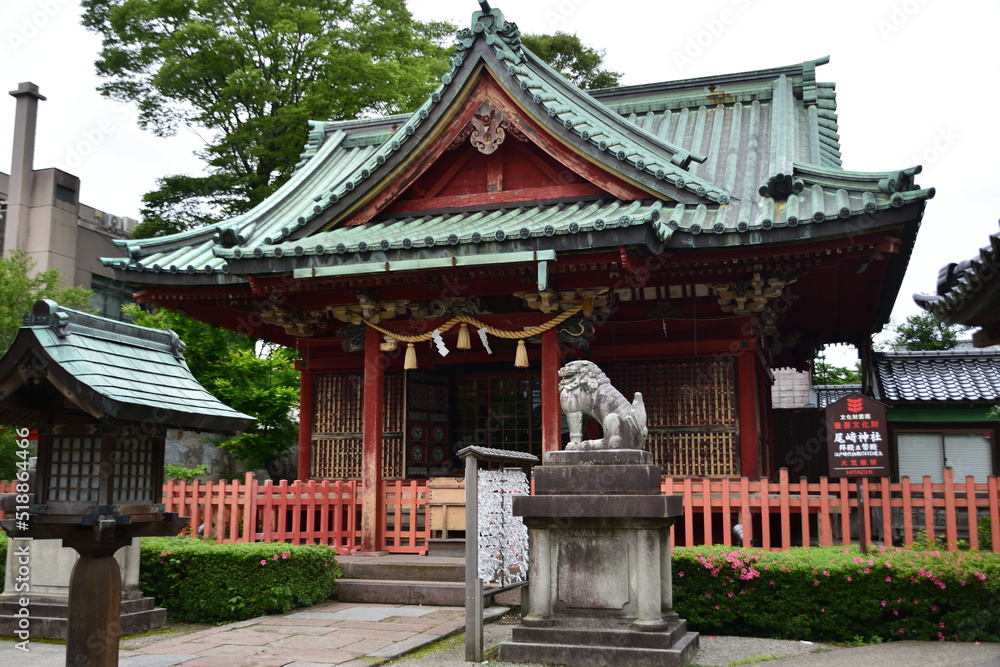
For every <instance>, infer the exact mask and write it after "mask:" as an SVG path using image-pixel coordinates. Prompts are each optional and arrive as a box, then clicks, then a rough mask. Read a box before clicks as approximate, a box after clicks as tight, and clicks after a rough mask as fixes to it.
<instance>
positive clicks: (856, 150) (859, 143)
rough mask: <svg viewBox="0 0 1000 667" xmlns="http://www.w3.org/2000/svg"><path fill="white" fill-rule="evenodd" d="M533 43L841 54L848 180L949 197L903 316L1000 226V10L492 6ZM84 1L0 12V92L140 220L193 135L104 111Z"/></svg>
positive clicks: (41, 146)
mask: <svg viewBox="0 0 1000 667" xmlns="http://www.w3.org/2000/svg"><path fill="white" fill-rule="evenodd" d="M492 4H493V6H495V7H498V8H500V9H501V10H503V12H504V14H505V16H506V17H507V20H509V21H514V22H516V23H517V24H518V26H519V27H520V29H521V31H522V32H527V33H552V32H555V31H564V32H570V33H576V34H577V35H579V36H580V38H581V39H582V40H583V41H584V42H585V43H587V44H589V45H590V46H593V47H596V48H599V49H604V50H606V52H607V57H606V61H605V62H606V66H607V67H609V68H610V69H613V70H617V71H619V72H622V73H623V74H624V77H623V79H622V83H624V84H642V83H651V82H655V81H667V80H672V79H681V78H690V77H697V76H705V75H710V74H724V73H728V72H739V71H746V70H753V69H760V68H766V67H775V66H781V65H790V64H794V63H799V62H802V61H804V60H812V59H815V58H819V57H821V56H825V55H829V56H830V57H831V62H830V64H829V65H825V66H823V67H820V68H819V69H818V70H817V78H818V79H819V80H820V81H832V82H835V83H836V84H837V105H838V109H837V111H838V114H839V117H840V119H839V122H840V136H841V140H840V141H841V147H842V148H841V150H842V152H843V160H844V167H845V168H846V169H852V170H862V171H863V170H872V171H881V170H889V169H901V168H905V167H910V166H913V165H915V164H921V165H923V168H924V169H923V173H922V174H921V175H920V176H919V177H918V183H919V184H920V185H921V186H923V187H929V186H933V187H935V188H936V189H937V196H936V197H935V198H934V199H933V200H931V201H930V202H929V203H928V205H927V212H926V215H925V219H924V222H923V226H922V228H921V230H920V235H919V237H918V239H917V245H916V249H915V251H914V254H913V257H912V259H911V261H910V268H909V271H908V272H907V275H906V279H905V280H904V282H903V287H902V289H901V291H900V295H899V298H898V299H897V302H896V306H895V309H894V311H893V316H894V318H897V319H901V318H905V317H906V316H907V315H909V314H913V313H916V312H918V309H917V308H916V306H915V305H914V304H913V301H912V299H911V294H912V293H913V292H933V291H934V288H935V280H936V276H937V271H938V269H939V268H940V267H941V266H942V265H943V264H945V263H947V262H950V261H959V260H962V259H967V258H969V257H971V256H972V255H973V254H975V253H976V252H978V249H979V247H980V246H983V245H985V244H986V242H987V236H988V235H989V234H991V233H993V232H995V231H997V219H998V217H1000V196H998V193H1000V160H998V159H997V156H1000V132H997V131H996V129H995V127H996V121H995V119H994V116H995V113H996V109H998V108H1000V85H998V83H1000V77H998V74H1000V48H998V43H997V42H998V28H1000V3H997V2H996V1H995V0H991V1H985V0H983V1H978V0H976V1H966V2H950V3H949V2H943V1H941V0H925V1H923V2H918V1H917V0H849V1H840V2H806V1H799V2H779V1H778V0H772V1H767V0H759V1H754V0H721V1H720V0H699V1H698V2H683V3H681V2H669V1H655V2H654V1H649V0H646V1H642V0H614V1H608V0H496V1H495V2H493V3H492ZM409 6H410V8H411V10H412V11H413V12H414V14H415V15H416V16H417V17H418V18H420V19H443V20H450V21H452V22H454V23H456V24H458V25H459V26H460V27H462V26H467V25H468V24H469V19H470V17H471V14H472V12H473V11H474V10H475V9H476V8H477V7H478V3H477V2H475V1H474V0H410V1H409ZM80 13H81V10H80V7H79V3H78V2H77V0H17V1H16V2H15V1H13V0H4V1H3V2H2V3H0V32H2V42H0V85H2V86H6V90H13V89H14V88H16V87H17V84H18V83H19V82H21V81H32V82H34V83H36V84H38V85H39V87H40V88H41V92H42V94H43V95H45V96H47V97H48V101H46V102H43V103H41V105H40V112H39V128H38V140H37V145H36V152H35V167H36V168H44V167H58V168H61V169H64V170H66V171H69V172H70V173H73V174H76V175H77V176H79V177H80V179H81V192H80V198H81V201H83V202H85V203H87V204H90V205H91V206H94V207H96V208H99V209H103V210H105V211H107V212H109V213H114V214H118V215H127V216H132V217H138V213H139V209H140V205H141V201H140V200H141V197H142V195H143V193H145V192H147V191H148V190H150V189H152V188H153V187H154V186H155V179H156V178H157V177H158V176H163V175H166V174H173V173H192V174H194V173H200V169H201V164H200V162H199V161H198V160H197V158H195V157H194V156H193V154H192V153H193V151H195V150H197V149H198V148H199V147H200V145H201V139H200V138H199V137H198V136H197V135H196V134H194V133H193V132H190V131H181V133H180V134H179V135H178V136H177V137H173V138H170V139H161V138H157V137H155V136H153V135H152V134H150V133H148V132H143V131H141V130H139V129H138V128H137V127H136V124H135V113H134V110H132V109H130V108H128V107H127V106H123V105H118V104H116V103H113V102H110V101H107V100H105V99H103V98H102V97H101V96H100V95H99V94H98V93H97V92H96V87H97V85H98V84H99V83H100V81H99V80H98V78H97V76H96V74H95V73H94V67H93V63H94V60H95V58H96V56H97V53H98V50H99V47H100V40H99V38H98V37H97V36H95V35H93V34H91V33H88V32H87V31H85V30H84V29H83V28H82V27H81V26H80V25H79V17H80ZM4 99H6V100H7V101H6V102H2V103H0V170H2V171H5V172H9V169H10V158H9V156H10V154H11V135H12V132H13V124H14V104H15V103H14V100H13V98H4Z"/></svg>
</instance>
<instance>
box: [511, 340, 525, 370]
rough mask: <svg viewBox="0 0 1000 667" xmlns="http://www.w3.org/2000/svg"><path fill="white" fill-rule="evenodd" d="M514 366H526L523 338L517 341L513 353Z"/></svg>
mask: <svg viewBox="0 0 1000 667" xmlns="http://www.w3.org/2000/svg"><path fill="white" fill-rule="evenodd" d="M514 366H516V367H517V368H527V367H528V349H527V348H526V347H525V346H524V340H523V339H522V340H518V341H517V354H516V355H514Z"/></svg>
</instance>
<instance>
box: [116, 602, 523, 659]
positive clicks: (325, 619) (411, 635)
mask: <svg viewBox="0 0 1000 667" xmlns="http://www.w3.org/2000/svg"><path fill="white" fill-rule="evenodd" d="M487 612H488V618H496V617H499V616H502V615H503V614H504V613H506V612H507V608H506V607H491V608H490V609H488V610H487ZM464 629H465V610H464V609H461V608H456V607H425V606H418V605H377V604H357V603H350V602H334V603H331V604H324V605H318V606H315V607H309V608H308V609H301V610H297V611H293V612H291V613H289V614H286V615H284V616H266V617H262V618H255V619H251V620H248V621H241V622H239V623H231V624H229V625H224V626H220V627H218V628H212V629H209V630H202V631H201V632H195V633H193V634H189V635H184V636H183V637H178V638H176V639H166V640H164V641H162V642H157V643H155V644H151V645H149V646H147V647H145V648H141V649H137V650H135V651H122V652H121V654H120V655H119V663H118V664H119V665H120V666H121V667H172V666H173V665H186V666H190V667H216V666H218V667H233V665H236V664H238V665H241V666H242V665H245V666H247V667H281V666H288V667H327V666H332V665H343V666H344V667H349V666H354V665H366V666H368V667H370V666H371V665H375V664H379V663H380V662H384V661H386V660H389V659H392V658H396V657H399V656H401V655H404V654H406V653H409V652H411V651H413V650H415V649H418V648H420V647H421V646H425V645H427V644H431V643H433V642H436V641H438V640H439V639H442V638H444V637H447V636H448V635H451V634H454V633H456V632H462V631H463V630H464Z"/></svg>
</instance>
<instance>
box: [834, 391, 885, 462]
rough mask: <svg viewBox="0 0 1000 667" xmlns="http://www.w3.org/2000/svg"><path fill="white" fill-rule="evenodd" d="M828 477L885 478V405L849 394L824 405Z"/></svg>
mask: <svg viewBox="0 0 1000 667" xmlns="http://www.w3.org/2000/svg"><path fill="white" fill-rule="evenodd" d="M826 442H827V452H828V454H829V459H830V476H831V477H888V476H889V472H890V471H889V428H888V424H886V421H885V406H884V405H882V404H881V403H879V402H878V401H876V400H874V399H871V398H868V397H867V396H862V395H861V394H849V395H848V396H845V397H844V398H842V399H840V400H839V401H837V402H836V403H833V404H831V405H829V406H827V408H826Z"/></svg>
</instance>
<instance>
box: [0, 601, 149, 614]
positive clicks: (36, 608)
mask: <svg viewBox="0 0 1000 667" xmlns="http://www.w3.org/2000/svg"><path fill="white" fill-rule="evenodd" d="M20 608H21V605H19V604H18V603H17V602H16V601H13V600H4V601H3V602H0V616H14V615H15V614H17V611H18V610H19V609H20ZM155 608H156V599H155V598H151V597H142V598H136V599H133V600H122V615H123V616H124V615H125V614H138V613H141V612H144V611H152V610H153V609H155ZM28 611H29V612H30V613H31V616H32V617H35V616H38V617H52V618H66V617H67V616H68V614H69V606H68V604H67V603H66V602H32V603H31V604H30V605H29V606H28Z"/></svg>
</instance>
